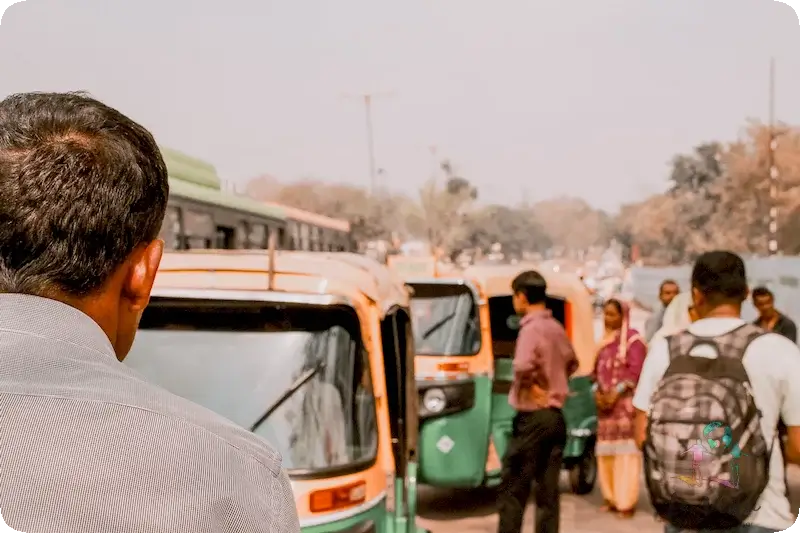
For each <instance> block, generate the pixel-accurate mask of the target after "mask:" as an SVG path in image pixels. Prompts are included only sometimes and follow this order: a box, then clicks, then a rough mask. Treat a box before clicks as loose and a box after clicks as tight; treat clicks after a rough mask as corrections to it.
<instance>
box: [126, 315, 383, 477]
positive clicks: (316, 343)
mask: <svg viewBox="0 0 800 533" xmlns="http://www.w3.org/2000/svg"><path fill="white" fill-rule="evenodd" d="M359 331H360V330H359V324H358V318H357V317H356V315H355V313H354V312H353V310H352V309H349V308H346V307H335V308H331V307H312V306H303V307H287V306H283V307H278V306H270V304H264V303H249V302H244V303H243V302H218V301H217V302H205V303H202V302H188V301H186V300H171V301H153V302H152V303H151V304H150V307H148V309H147V311H146V312H145V314H144V316H143V317H142V322H141V325H140V330H139V332H138V333H137V336H136V341H135V343H134V346H133V349H132V350H131V353H130V355H128V357H127V358H126V359H125V363H126V364H128V365H129V366H131V367H132V368H134V369H135V370H137V371H138V372H140V373H141V374H143V375H144V377H145V378H147V379H148V380H150V381H152V382H153V383H155V384H157V385H160V386H162V387H164V388H166V389H167V390H169V391H171V392H173V393H174V394H177V395H179V396H182V397H184V398H186V399H188V400H191V401H193V402H195V403H198V404H200V405H202V406H204V407H206V408H208V409H211V410H212V411H215V412H217V413H218V414H220V415H222V416H224V417H225V418H227V419H229V420H231V421H232V422H235V423H236V424H239V425H241V426H242V427H244V428H246V429H251V428H252V427H253V426H254V425H256V423H257V422H258V421H259V420H260V419H261V418H262V416H263V415H264V414H265V413H266V412H267V411H268V409H269V408H270V407H271V406H274V405H275V404H276V402H280V400H283V401H282V402H280V403H279V405H278V407H277V408H276V409H275V410H274V411H273V412H272V413H271V414H270V415H269V416H268V417H267V418H266V419H264V420H263V422H261V423H260V424H257V425H256V427H254V428H253V430H254V432H255V433H256V434H257V435H259V436H262V437H264V438H265V439H266V440H267V441H268V442H270V443H271V444H272V445H273V446H275V448H276V449H277V450H278V451H279V452H280V453H281V455H282V456H283V461H284V465H283V466H284V468H286V469H287V471H288V472H289V474H290V475H306V476H307V475H311V474H313V473H315V472H318V473H323V472H329V471H331V470H341V469H342V468H347V467H353V466H357V465H361V464H363V463H368V462H371V461H373V460H374V459H375V457H376V455H377V423H376V414H375V400H374V394H373V388H372V381H371V378H370V368H369V359H368V356H367V354H366V352H365V351H364V349H363V347H362V344H361V340H360V333H359ZM304 376H305V378H304ZM284 397H285V398H284Z"/></svg>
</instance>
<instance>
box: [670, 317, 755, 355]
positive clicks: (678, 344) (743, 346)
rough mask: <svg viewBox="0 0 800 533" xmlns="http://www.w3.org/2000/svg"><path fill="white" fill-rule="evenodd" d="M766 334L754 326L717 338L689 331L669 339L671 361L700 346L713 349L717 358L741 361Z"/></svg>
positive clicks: (739, 328) (747, 326) (748, 325)
mask: <svg viewBox="0 0 800 533" xmlns="http://www.w3.org/2000/svg"><path fill="white" fill-rule="evenodd" d="M764 334H765V332H764V330H762V329H761V328H758V327H756V326H754V325H752V324H742V325H741V326H739V327H738V328H736V329H734V330H731V331H729V332H727V333H724V334H722V335H717V336H715V337H701V336H699V335H694V334H693V333H690V332H689V331H688V330H684V331H681V332H679V333H676V334H674V335H669V336H668V337H667V345H668V346H669V358H670V361H672V360H673V359H675V358H676V357H678V356H681V355H688V354H690V353H692V352H693V351H694V350H695V349H696V348H698V347H700V346H708V347H709V348H712V349H713V350H714V351H715V352H716V353H717V357H731V358H734V359H738V360H739V361H741V360H742V359H743V358H744V354H745V353H746V352H747V348H748V347H749V346H750V343H752V342H753V341H754V340H756V339H757V338H759V337H761V336H762V335H764Z"/></svg>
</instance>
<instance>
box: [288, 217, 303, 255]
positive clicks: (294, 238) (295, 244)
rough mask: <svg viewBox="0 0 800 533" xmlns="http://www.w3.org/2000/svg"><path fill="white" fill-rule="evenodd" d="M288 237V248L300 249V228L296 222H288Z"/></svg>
mask: <svg viewBox="0 0 800 533" xmlns="http://www.w3.org/2000/svg"><path fill="white" fill-rule="evenodd" d="M289 238H290V239H291V245H290V246H289V249H290V250H299V249H300V228H299V227H298V225H297V223H295V222H289Z"/></svg>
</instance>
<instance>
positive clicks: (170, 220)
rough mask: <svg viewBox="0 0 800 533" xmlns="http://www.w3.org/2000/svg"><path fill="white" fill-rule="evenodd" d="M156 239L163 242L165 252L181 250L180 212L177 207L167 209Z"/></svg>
mask: <svg viewBox="0 0 800 533" xmlns="http://www.w3.org/2000/svg"><path fill="white" fill-rule="evenodd" d="M158 238H159V239H161V240H163V241H164V249H165V250H178V249H179V248H181V210H180V208H179V207H167V213H166V216H165V217H164V223H163V224H162V225H161V231H159V233H158Z"/></svg>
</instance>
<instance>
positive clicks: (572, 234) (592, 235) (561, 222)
mask: <svg viewBox="0 0 800 533" xmlns="http://www.w3.org/2000/svg"><path fill="white" fill-rule="evenodd" d="M531 212H532V213H533V216H534V219H535V220H536V222H537V223H538V225H539V226H540V227H541V228H543V229H544V232H545V234H546V235H547V236H548V238H549V240H550V241H551V242H552V243H553V244H554V245H558V246H561V247H564V248H566V249H569V250H576V251H577V250H586V249H588V248H589V247H591V246H594V245H597V244H608V242H609V239H610V237H611V235H612V223H613V221H612V219H611V217H610V216H609V215H608V214H607V213H605V212H603V211H601V210H598V209H594V208H593V207H592V206H590V205H589V204H588V203H586V201H585V200H582V199H580V198H572V197H561V198H555V199H553V200H546V201H543V202H538V203H536V204H534V205H533V207H532V208H531Z"/></svg>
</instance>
